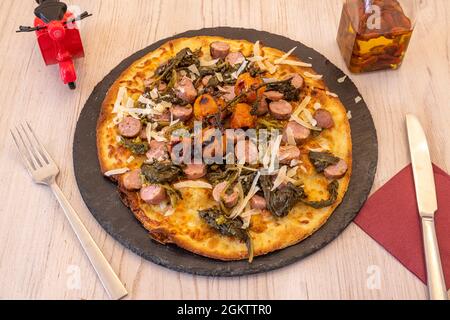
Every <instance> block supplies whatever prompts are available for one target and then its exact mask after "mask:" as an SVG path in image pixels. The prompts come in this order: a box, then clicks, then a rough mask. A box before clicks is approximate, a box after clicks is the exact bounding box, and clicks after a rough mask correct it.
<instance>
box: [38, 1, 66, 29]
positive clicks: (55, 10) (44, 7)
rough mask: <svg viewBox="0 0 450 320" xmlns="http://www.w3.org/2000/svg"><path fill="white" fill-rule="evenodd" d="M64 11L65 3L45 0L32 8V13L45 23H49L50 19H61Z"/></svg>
mask: <svg viewBox="0 0 450 320" xmlns="http://www.w3.org/2000/svg"><path fill="white" fill-rule="evenodd" d="M66 12H67V5H66V4H65V3H62V2H56V1H48V0H47V1H45V2H43V3H42V4H40V5H39V6H38V7H37V8H36V9H35V10H34V15H35V16H36V17H38V18H39V19H41V20H42V21H44V22H45V23H49V22H50V21H55V20H61V19H62V18H63V17H64V15H65V14H66Z"/></svg>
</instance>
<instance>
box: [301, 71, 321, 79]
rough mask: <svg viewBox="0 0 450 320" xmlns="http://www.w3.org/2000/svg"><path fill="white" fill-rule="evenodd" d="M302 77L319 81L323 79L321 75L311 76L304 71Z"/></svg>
mask: <svg viewBox="0 0 450 320" xmlns="http://www.w3.org/2000/svg"><path fill="white" fill-rule="evenodd" d="M303 75H304V76H305V77H307V78H310V79H314V80H321V79H322V78H323V75H321V74H312V73H310V72H308V71H305V72H304V73H303Z"/></svg>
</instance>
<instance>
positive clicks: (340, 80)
mask: <svg viewBox="0 0 450 320" xmlns="http://www.w3.org/2000/svg"><path fill="white" fill-rule="evenodd" d="M345 79H347V76H343V77H342V78H339V79H337V82H338V83H344V81H345Z"/></svg>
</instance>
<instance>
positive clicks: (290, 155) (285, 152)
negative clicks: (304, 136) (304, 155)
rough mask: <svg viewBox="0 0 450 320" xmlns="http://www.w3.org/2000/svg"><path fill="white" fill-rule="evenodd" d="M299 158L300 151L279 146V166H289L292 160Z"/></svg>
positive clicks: (291, 147) (290, 147) (295, 148)
mask: <svg viewBox="0 0 450 320" xmlns="http://www.w3.org/2000/svg"><path fill="white" fill-rule="evenodd" d="M299 158H300V149H299V148H297V147H296V146H281V147H280V150H279V151H278V161H280V163H281V164H290V163H291V161H292V160H294V159H299Z"/></svg>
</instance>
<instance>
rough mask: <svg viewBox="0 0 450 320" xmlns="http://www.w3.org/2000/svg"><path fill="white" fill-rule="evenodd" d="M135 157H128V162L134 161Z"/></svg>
mask: <svg viewBox="0 0 450 320" xmlns="http://www.w3.org/2000/svg"><path fill="white" fill-rule="evenodd" d="M135 159H136V158H135V157H134V156H130V157H129V158H128V159H127V163H132V162H133V161H134V160H135Z"/></svg>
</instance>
